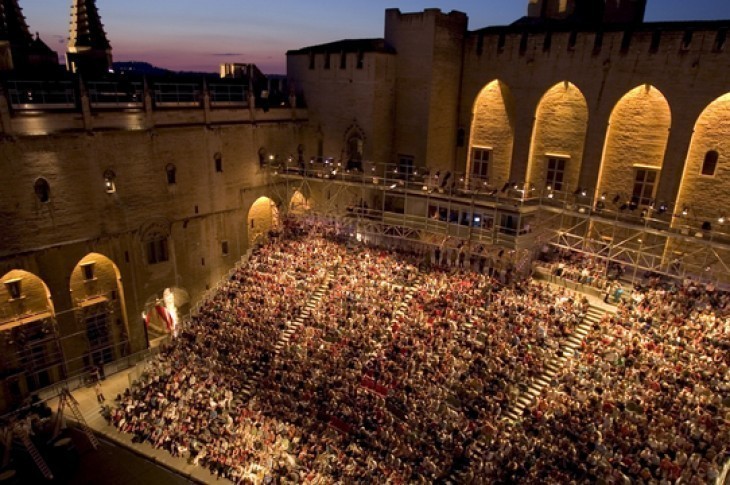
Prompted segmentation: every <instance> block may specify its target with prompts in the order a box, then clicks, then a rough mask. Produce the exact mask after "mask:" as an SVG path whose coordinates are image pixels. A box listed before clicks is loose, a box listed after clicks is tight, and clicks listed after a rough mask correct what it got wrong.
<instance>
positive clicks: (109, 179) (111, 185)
mask: <svg viewBox="0 0 730 485" xmlns="http://www.w3.org/2000/svg"><path fill="white" fill-rule="evenodd" d="M116 178H117V174H115V173H114V170H111V169H107V170H106V171H105V172H104V190H105V191H106V193H107V194H113V193H114V192H116V191H117V185H116V183H115V180H116Z"/></svg>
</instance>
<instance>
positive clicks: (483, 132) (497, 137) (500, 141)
mask: <svg viewBox="0 0 730 485" xmlns="http://www.w3.org/2000/svg"><path fill="white" fill-rule="evenodd" d="M513 142H514V106H513V102H512V95H511V93H510V90H509V87H508V86H507V85H506V84H505V83H503V82H502V81H499V80H495V81H492V82H490V83H489V84H487V85H486V86H485V87H484V88H483V89H482V90H481V91H480V93H479V95H478V96H477V98H476V100H474V109H473V111H472V124H471V134H470V136H469V159H468V161H467V173H468V174H469V177H471V178H472V179H483V180H485V181H488V182H489V185H490V186H493V187H494V186H499V185H502V184H503V183H505V182H507V181H508V179H509V172H510V163H511V160H512V144H513Z"/></svg>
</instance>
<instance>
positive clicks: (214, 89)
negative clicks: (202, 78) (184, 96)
mask: <svg viewBox="0 0 730 485" xmlns="http://www.w3.org/2000/svg"><path fill="white" fill-rule="evenodd" d="M208 94H209V95H210V105H211V106H213V107H228V106H244V107H245V106H248V92H247V90H246V86H244V85H242V84H239V85H232V84H209V85H208Z"/></svg>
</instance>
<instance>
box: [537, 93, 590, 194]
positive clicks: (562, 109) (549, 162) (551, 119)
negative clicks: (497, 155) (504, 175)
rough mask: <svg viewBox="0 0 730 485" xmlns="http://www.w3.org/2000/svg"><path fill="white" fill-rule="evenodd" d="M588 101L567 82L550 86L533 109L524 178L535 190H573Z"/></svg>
mask: <svg viewBox="0 0 730 485" xmlns="http://www.w3.org/2000/svg"><path fill="white" fill-rule="evenodd" d="M587 127H588V104H587V103H586V99H585V96H583V93H582V92H581V91H580V89H578V87H576V86H575V84H572V83H570V82H568V81H564V82H561V83H558V84H556V85H555V86H553V87H551V88H550V89H549V90H548V91H547V92H546V93H545V94H544V95H543V97H542V99H541V100H540V103H539V104H538V106H537V110H536V112H535V127H534V130H533V132H532V145H531V147H530V160H529V164H528V166H527V181H528V182H529V183H531V184H533V185H534V187H536V188H537V190H538V193H540V192H541V191H543V190H545V189H546V188H547V187H550V190H562V191H566V192H568V191H573V190H575V188H576V187H577V185H578V178H579V176H580V169H581V163H582V161H583V149H584V146H585V139H586V130H587Z"/></svg>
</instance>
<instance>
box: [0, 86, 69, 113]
mask: <svg viewBox="0 0 730 485" xmlns="http://www.w3.org/2000/svg"><path fill="white" fill-rule="evenodd" d="M7 87H8V100H9V101H10V107H11V108H12V109H15V110H21V111H22V110H39V109H44V110H54V109H73V108H75V107H76V93H75V90H74V85H73V83H72V82H71V81H8V83H7Z"/></svg>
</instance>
